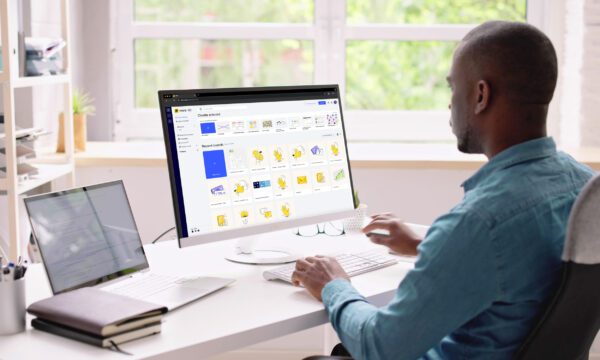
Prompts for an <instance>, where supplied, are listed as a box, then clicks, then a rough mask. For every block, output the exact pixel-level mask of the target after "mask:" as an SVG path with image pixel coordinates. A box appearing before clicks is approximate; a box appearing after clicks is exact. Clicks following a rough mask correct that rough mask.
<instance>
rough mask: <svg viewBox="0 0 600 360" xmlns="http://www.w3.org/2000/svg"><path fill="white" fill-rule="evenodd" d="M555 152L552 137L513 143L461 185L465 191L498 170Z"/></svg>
mask: <svg viewBox="0 0 600 360" xmlns="http://www.w3.org/2000/svg"><path fill="white" fill-rule="evenodd" d="M554 154H556V144H555V143H554V140H553V139H552V138H551V137H543V138H539V139H534V140H529V141H526V142H523V143H520V144H517V145H513V146H511V147H509V148H508V149H505V150H503V151H501V152H500V153H499V154H497V155H496V156H494V157H493V158H491V159H490V161H488V163H487V164H485V165H484V166H483V167H482V168H481V169H479V170H478V171H477V172H476V173H475V174H474V175H473V176H471V177H470V178H468V179H467V180H466V181H465V182H463V183H462V185H461V186H462V187H463V188H464V190H465V191H469V190H471V189H473V188H474V187H476V186H477V184H479V183H480V182H481V181H483V180H484V179H485V178H487V177H488V176H489V175H490V174H492V173H493V172H495V171H497V170H501V169H506V168H507V167H510V166H512V165H515V164H519V163H522V162H525V161H529V160H533V159H541V158H545V157H548V156H551V155H554Z"/></svg>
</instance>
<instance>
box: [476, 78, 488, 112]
mask: <svg viewBox="0 0 600 360" xmlns="http://www.w3.org/2000/svg"><path fill="white" fill-rule="evenodd" d="M475 96H476V97H477V98H476V99H475V100H476V101H475V115H478V114H481V113H482V112H484V111H485V109H487V107H488V106H489V104H490V97H491V88H490V84H489V83H488V82H487V81H485V80H479V81H478V82H477V89H476V90H475Z"/></svg>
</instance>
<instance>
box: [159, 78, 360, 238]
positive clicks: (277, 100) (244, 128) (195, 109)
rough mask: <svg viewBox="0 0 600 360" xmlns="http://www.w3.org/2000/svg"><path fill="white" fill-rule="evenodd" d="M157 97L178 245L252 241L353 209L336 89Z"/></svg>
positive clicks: (221, 91) (207, 92)
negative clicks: (194, 241)
mask: <svg viewBox="0 0 600 360" xmlns="http://www.w3.org/2000/svg"><path fill="white" fill-rule="evenodd" d="M159 98H160V101H161V112H162V116H163V129H164V131H165V140H166V148H167V155H168V160H169V170H170V173H171V187H172V190H173V199H174V204H175V214H176V222H177V228H178V232H179V238H180V239H182V238H192V237H195V238H199V239H204V240H206V241H213V240H220V239H225V238H231V237H234V236H240V235H245V234H256V233H258V232H262V231H269V230H275V229H277V228H284V227H292V226H295V225H297V224H300V223H302V222H303V221H302V220H305V221H304V223H306V221H310V222H312V223H316V222H319V221H318V219H323V218H324V216H326V215H332V214H340V213H347V212H348V211H352V210H353V208H354V202H353V196H352V193H353V190H352V181H351V176H350V167H349V162H348V155H347V149H346V139H345V134H344V124H343V121H342V110H341V104H340V99H339V90H338V87H337V86H335V85H330V86H305V87H283V88H247V89H217V90H185V91H161V92H159Z"/></svg>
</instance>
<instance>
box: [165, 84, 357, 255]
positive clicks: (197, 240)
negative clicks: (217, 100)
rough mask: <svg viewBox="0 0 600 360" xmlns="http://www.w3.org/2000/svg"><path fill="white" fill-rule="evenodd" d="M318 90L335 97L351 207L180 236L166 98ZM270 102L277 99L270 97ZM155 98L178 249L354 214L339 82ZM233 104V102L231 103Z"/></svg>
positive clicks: (200, 91)
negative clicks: (161, 132) (338, 110)
mask: <svg viewBox="0 0 600 360" xmlns="http://www.w3.org/2000/svg"><path fill="white" fill-rule="evenodd" d="M307 90H308V91H311V92H313V91H315V92H316V91H319V90H322V91H323V92H329V91H332V90H333V91H334V92H335V94H331V95H328V96H332V95H333V97H331V99H337V101H338V104H339V107H340V123H341V125H342V134H343V138H344V148H345V152H346V162H347V163H346V165H347V167H348V177H349V179H350V196H351V197H352V204H353V209H351V210H343V211H337V212H331V213H326V214H321V215H315V216H311V217H304V218H300V219H291V220H285V221H276V222H272V223H268V224H259V225H254V226H252V227H247V228H235V229H230V230H223V231H217V232H210V233H203V234H196V235H192V236H190V235H189V234H188V236H187V237H184V236H183V226H182V223H181V214H180V211H179V209H180V205H181V206H185V205H184V204H180V199H182V200H183V194H179V193H178V187H177V184H176V182H177V181H178V180H177V176H176V174H175V170H174V164H173V156H174V154H172V152H171V149H172V147H171V139H170V136H169V125H168V123H167V116H166V111H165V108H166V106H167V105H168V104H165V100H166V99H172V98H173V97H174V96H175V97H180V98H182V99H191V96H192V95H194V96H195V97H197V98H201V97H203V96H223V95H227V94H232V95H243V94H248V95H251V96H260V94H261V93H273V92H284V93H286V92H287V93H290V92H295V91H307ZM270 100H271V101H277V100H272V99H270ZM286 100H289V99H282V100H281V101H286ZM158 101H159V107H160V114H161V121H162V128H163V137H164V144H165V152H166V155H167V167H168V169H169V180H170V184H171V199H172V202H173V214H174V216H175V225H176V226H175V227H176V230H177V239H178V244H179V247H180V248H184V247H188V246H194V245H200V244H205V243H210V242H214V241H222V240H230V239H236V238H240V237H245V236H252V235H258V234H262V233H267V232H273V231H278V230H285V229H290V228H295V227H299V226H305V225H312V224H316V223H322V222H327V221H333V220H338V219H343V218H347V217H350V216H352V215H353V214H354V210H355V209H356V204H355V202H354V183H353V180H352V168H351V167H350V157H349V154H348V140H347V137H346V127H345V123H344V114H343V109H342V102H341V97H340V90H339V85H337V84H327V85H299V86H266V87H249V88H243V87H242V88H215V89H185V90H159V91H158ZM232 103H235V102H232Z"/></svg>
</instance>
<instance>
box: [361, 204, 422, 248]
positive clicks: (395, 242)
mask: <svg viewBox="0 0 600 360" xmlns="http://www.w3.org/2000/svg"><path fill="white" fill-rule="evenodd" d="M371 219H372V220H371V222H370V223H369V224H368V225H367V226H365V227H364V228H363V230H362V231H363V232H364V233H365V234H367V233H369V232H371V231H373V230H381V229H383V230H387V231H388V232H389V233H390V235H389V236H381V235H376V234H372V235H371V236H369V239H371V241H372V242H374V243H375V244H380V245H385V246H387V247H388V248H390V250H392V251H393V252H396V253H399V254H403V255H413V256H414V255H417V246H418V245H419V243H420V242H421V238H419V236H418V235H417V234H415V233H414V232H413V231H412V230H411V229H410V228H409V227H408V226H406V224H404V223H403V222H402V221H401V220H400V219H398V218H397V217H395V216H394V215H393V214H391V213H383V214H376V215H373V216H372V217H371Z"/></svg>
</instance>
